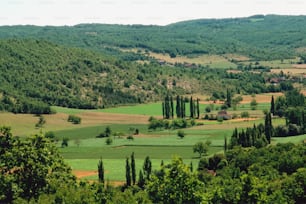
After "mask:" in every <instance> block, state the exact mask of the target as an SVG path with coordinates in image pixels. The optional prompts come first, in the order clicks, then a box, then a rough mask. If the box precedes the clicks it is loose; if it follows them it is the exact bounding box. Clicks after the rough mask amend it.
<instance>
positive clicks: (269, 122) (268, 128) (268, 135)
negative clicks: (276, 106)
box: [265, 112, 273, 144]
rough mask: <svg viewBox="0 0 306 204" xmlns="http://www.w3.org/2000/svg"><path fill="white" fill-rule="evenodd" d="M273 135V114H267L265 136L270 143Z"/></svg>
mask: <svg viewBox="0 0 306 204" xmlns="http://www.w3.org/2000/svg"><path fill="white" fill-rule="evenodd" d="M272 134H273V126H272V118H271V113H270V112H269V113H267V114H266V117H265V135H266V138H267V140H268V143H269V144H270V143H271V137H272Z"/></svg>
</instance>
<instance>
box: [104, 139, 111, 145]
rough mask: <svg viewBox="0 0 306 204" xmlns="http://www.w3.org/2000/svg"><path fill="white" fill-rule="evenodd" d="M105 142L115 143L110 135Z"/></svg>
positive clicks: (108, 143) (107, 143)
mask: <svg viewBox="0 0 306 204" xmlns="http://www.w3.org/2000/svg"><path fill="white" fill-rule="evenodd" d="M105 144H106V145H111V144H113V139H112V138H110V137H108V138H107V139H106V141H105Z"/></svg>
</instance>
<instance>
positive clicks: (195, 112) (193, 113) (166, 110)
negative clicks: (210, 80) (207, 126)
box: [162, 95, 200, 119]
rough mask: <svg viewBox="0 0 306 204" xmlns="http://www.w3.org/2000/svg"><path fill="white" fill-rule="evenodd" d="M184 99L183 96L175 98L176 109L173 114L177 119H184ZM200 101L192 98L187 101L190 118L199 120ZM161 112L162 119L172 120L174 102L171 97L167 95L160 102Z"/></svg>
mask: <svg viewBox="0 0 306 204" xmlns="http://www.w3.org/2000/svg"><path fill="white" fill-rule="evenodd" d="M186 101H188V99H187V100H186V98H184V97H183V96H179V95H178V96H177V97H176V107H175V113H176V117H177V118H186ZM199 102H200V99H199V98H197V99H196V100H194V99H193V98H192V96H191V97H190V100H189V106H190V108H189V111H190V114H189V116H190V118H200V104H199ZM162 111H163V118H164V119H171V118H174V102H173V97H172V96H169V95H167V96H166V97H165V99H164V101H163V102H162Z"/></svg>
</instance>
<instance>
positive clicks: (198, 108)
mask: <svg viewBox="0 0 306 204" xmlns="http://www.w3.org/2000/svg"><path fill="white" fill-rule="evenodd" d="M197 118H198V119H199V118H200V99H199V98H197Z"/></svg>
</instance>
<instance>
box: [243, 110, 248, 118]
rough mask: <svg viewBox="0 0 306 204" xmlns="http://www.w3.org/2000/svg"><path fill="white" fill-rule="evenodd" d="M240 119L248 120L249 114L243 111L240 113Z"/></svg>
mask: <svg viewBox="0 0 306 204" xmlns="http://www.w3.org/2000/svg"><path fill="white" fill-rule="evenodd" d="M241 117H242V118H249V117H250V114H249V112H247V111H244V112H242V113H241Z"/></svg>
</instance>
